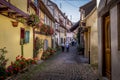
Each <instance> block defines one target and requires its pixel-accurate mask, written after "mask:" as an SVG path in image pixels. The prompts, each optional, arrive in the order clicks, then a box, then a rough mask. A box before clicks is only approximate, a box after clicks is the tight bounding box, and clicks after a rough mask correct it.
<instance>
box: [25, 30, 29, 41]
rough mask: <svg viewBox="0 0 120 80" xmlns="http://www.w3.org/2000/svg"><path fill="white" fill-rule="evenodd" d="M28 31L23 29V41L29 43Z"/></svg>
mask: <svg viewBox="0 0 120 80" xmlns="http://www.w3.org/2000/svg"><path fill="white" fill-rule="evenodd" d="M29 36H30V31H25V43H29Z"/></svg>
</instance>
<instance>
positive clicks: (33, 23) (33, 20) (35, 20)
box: [27, 14, 40, 27]
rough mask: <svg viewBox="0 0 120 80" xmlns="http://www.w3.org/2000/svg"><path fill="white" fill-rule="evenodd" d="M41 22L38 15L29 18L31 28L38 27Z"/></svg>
mask: <svg viewBox="0 0 120 80" xmlns="http://www.w3.org/2000/svg"><path fill="white" fill-rule="evenodd" d="M39 22H40V19H39V17H38V15H35V14H31V15H30V16H29V18H28V21H27V24H28V25H30V26H32V27H33V26H36V25H37V24H38V23H39Z"/></svg>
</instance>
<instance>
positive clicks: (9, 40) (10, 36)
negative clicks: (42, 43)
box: [0, 0, 33, 65]
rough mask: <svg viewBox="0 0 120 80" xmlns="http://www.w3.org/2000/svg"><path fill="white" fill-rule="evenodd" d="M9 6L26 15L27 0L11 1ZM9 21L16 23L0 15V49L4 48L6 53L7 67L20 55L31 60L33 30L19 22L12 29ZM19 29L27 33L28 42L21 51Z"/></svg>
mask: <svg viewBox="0 0 120 80" xmlns="http://www.w3.org/2000/svg"><path fill="white" fill-rule="evenodd" d="M11 4H12V5H13V6H15V7H17V8H18V9H20V10H21V11H23V12H25V13H27V6H26V5H25V4H27V0H24V1H15V0H11ZM11 21H16V20H15V19H12V18H9V17H7V16H4V15H1V14H0V26H1V29H0V48H3V47H6V50H7V51H8V53H7V54H6V58H8V59H9V60H8V63H7V65H9V64H10V63H11V61H15V59H16V57H17V56H18V55H22V52H23V56H24V57H25V58H33V29H32V27H30V26H27V25H25V24H23V23H21V22H18V26H17V27H13V25H12V22H11ZM21 28H23V29H24V30H25V31H29V42H28V43H25V44H23V49H21V44H20V40H21Z"/></svg>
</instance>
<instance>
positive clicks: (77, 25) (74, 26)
mask: <svg viewBox="0 0 120 80" xmlns="http://www.w3.org/2000/svg"><path fill="white" fill-rule="evenodd" d="M79 23H80V20H79V21H78V22H76V23H75V24H74V25H73V26H72V27H71V28H70V31H71V32H73V31H74V30H75V29H76V28H77V27H79Z"/></svg>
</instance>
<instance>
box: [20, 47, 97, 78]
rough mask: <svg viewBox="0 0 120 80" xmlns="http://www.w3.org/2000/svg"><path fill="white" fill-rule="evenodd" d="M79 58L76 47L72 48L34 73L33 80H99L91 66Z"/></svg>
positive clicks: (48, 61)
mask: <svg viewBox="0 0 120 80" xmlns="http://www.w3.org/2000/svg"><path fill="white" fill-rule="evenodd" d="M79 56H80V55H77V54H76V47H71V48H70V51H69V52H63V53H60V54H59V55H57V56H55V57H54V58H53V59H50V60H47V61H45V62H43V63H46V64H47V65H46V66H44V68H43V69H42V70H40V71H37V72H36V73H34V74H33V75H32V78H31V80H97V78H98V77H97V74H96V73H95V72H94V70H93V68H92V67H91V66H90V65H89V64H87V63H81V62H80V61H77V60H78V58H79ZM28 74H29V73H28ZM22 80H23V79H22Z"/></svg>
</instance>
